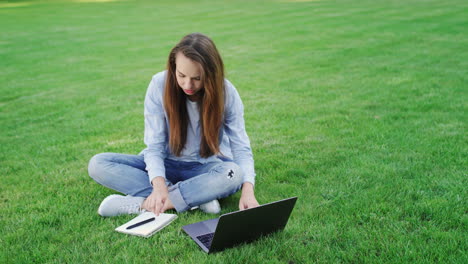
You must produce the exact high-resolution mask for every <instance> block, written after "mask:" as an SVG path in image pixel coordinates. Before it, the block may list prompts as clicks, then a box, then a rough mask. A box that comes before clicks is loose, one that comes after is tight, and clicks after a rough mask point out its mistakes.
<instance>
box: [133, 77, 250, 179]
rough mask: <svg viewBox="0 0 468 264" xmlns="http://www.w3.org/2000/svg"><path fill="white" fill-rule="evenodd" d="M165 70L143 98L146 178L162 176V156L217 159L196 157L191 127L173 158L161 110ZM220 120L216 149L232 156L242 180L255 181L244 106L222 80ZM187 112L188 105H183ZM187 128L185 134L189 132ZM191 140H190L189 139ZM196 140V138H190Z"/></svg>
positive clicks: (202, 160) (196, 145) (196, 134)
mask: <svg viewBox="0 0 468 264" xmlns="http://www.w3.org/2000/svg"><path fill="white" fill-rule="evenodd" d="M166 74H167V71H163V72H159V73H157V74H155V75H154V76H153V78H152V79H151V82H150V84H149V86H148V90H147V92H146V97H145V111H144V114H145V138H144V141H145V144H146V149H144V150H143V152H142V153H143V155H144V159H145V163H146V170H147V171H148V175H149V181H150V182H151V181H152V180H153V179H154V178H155V177H158V176H161V177H164V178H165V177H166V171H165V167H164V159H166V158H168V159H171V160H176V161H186V162H200V163H208V162H213V161H221V159H220V157H219V156H217V155H213V156H210V157H208V158H203V157H201V156H200V149H199V148H200V142H199V140H200V135H199V130H198V132H197V130H196V129H194V130H193V131H194V134H193V135H191V136H189V137H188V138H187V142H186V143H185V147H184V149H183V150H182V153H181V156H179V157H177V156H175V155H173V154H172V153H171V151H170V150H169V144H168V142H169V122H168V119H167V113H166V111H165V110H164V100H163V96H164V86H165V81H166ZM224 86H225V100H224V120H223V125H222V126H221V129H220V130H221V131H220V139H221V140H220V142H221V143H220V152H221V153H222V155H223V156H224V157H226V158H229V159H232V160H233V161H234V162H235V163H236V164H237V165H239V167H240V168H241V169H242V170H243V172H244V182H250V183H252V184H255V170H254V161H253V155H252V150H251V148H250V141H249V137H248V136H247V132H246V131H245V124H244V106H243V104H242V101H241V99H240V96H239V94H238V92H237V90H236V88H235V87H234V85H232V83H230V82H229V81H228V80H225V81H224ZM187 111H190V108H189V107H188V108H187ZM190 129H191V128H190V127H189V129H188V131H187V133H191V132H190ZM190 139H192V140H190ZM193 139H197V140H193Z"/></svg>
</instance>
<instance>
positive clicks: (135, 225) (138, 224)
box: [127, 217, 156, 230]
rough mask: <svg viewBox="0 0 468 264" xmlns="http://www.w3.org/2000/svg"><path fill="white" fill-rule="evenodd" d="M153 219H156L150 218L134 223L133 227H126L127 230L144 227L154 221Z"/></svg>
mask: <svg viewBox="0 0 468 264" xmlns="http://www.w3.org/2000/svg"><path fill="white" fill-rule="evenodd" d="M155 219H156V218H154V217H151V218H150V219H146V220H143V221H141V222H138V223H136V224H133V225H131V226H127V230H128V229H132V228H135V227H138V226H141V225H144V224H146V223H149V222H152V221H154V220H155Z"/></svg>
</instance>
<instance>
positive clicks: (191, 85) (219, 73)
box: [88, 33, 258, 216]
mask: <svg viewBox="0 0 468 264" xmlns="http://www.w3.org/2000/svg"><path fill="white" fill-rule="evenodd" d="M144 113H145V136H144V141H145V144H146V146H147V148H146V149H145V150H143V151H142V153H141V154H140V155H126V154H117V153H102V154H98V155H96V156H94V157H93V158H92V159H91V160H90V162H89V167H88V171H89V175H90V176H91V177H92V178H93V179H94V180H95V181H96V182H98V183H99V184H102V185H104V186H106V187H108V188H111V189H114V190H116V191H119V192H121V193H124V194H127V196H122V195H110V196H108V197H107V198H105V199H104V200H103V201H102V203H101V205H100V206H99V209H98V213H99V214H100V215H102V216H116V215H120V214H132V213H139V212H141V211H143V210H147V211H152V212H154V213H155V214H156V215H159V213H163V212H165V211H166V210H169V209H175V210H176V211H177V212H184V211H186V210H188V209H192V208H195V207H197V206H198V207H199V208H200V209H201V210H203V211H205V212H207V213H219V212H220V211H221V208H220V205H219V202H218V199H221V198H224V197H227V196H229V195H232V194H234V193H235V192H237V191H238V190H239V189H241V188H242V194H241V198H240V201H239V209H240V210H243V209H247V208H251V207H255V206H258V202H257V200H256V199H255V195H254V183H255V172H254V162H253V156H252V151H251V148H250V142H249V138H248V136H247V133H246V131H245V127H244V119H243V105H242V101H241V99H240V97H239V94H238V93H237V91H236V89H235V87H234V86H233V85H232V84H231V83H230V82H229V81H227V80H226V79H224V65H223V61H222V59H221V56H220V55H219V53H218V50H217V49H216V46H215V44H214V43H213V41H212V40H211V39H209V38H208V37H207V36H205V35H203V34H199V33H194V34H189V35H187V36H185V37H184V38H183V39H182V40H181V41H180V42H179V43H178V44H177V45H176V46H175V47H174V48H173V49H172V50H171V53H170V54H169V60H168V63H167V70H166V71H163V72H160V73H158V74H156V75H154V76H153V78H152V80H151V82H150V84H149V87H148V90H147V93H146V97H145V112H144Z"/></svg>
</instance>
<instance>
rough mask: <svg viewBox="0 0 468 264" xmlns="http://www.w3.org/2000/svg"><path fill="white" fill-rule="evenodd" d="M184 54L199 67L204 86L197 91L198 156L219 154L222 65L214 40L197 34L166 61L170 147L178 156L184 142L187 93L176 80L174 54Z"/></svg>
mask: <svg viewBox="0 0 468 264" xmlns="http://www.w3.org/2000/svg"><path fill="white" fill-rule="evenodd" d="M178 53H181V54H183V55H184V56H186V57H187V58H189V59H191V60H192V61H194V62H197V63H199V64H200V65H201V67H202V69H203V70H202V74H201V75H202V76H201V79H202V84H203V88H202V89H201V90H200V91H199V92H198V93H200V95H201V96H199V97H198V98H199V99H198V104H199V111H200V124H201V127H200V132H201V142H200V156H201V157H204V158H206V157H209V156H211V155H214V154H218V153H219V130H220V129H221V124H222V118H223V112H224V64H223V61H222V59H221V56H220V55H219V52H218V50H217V49H216V46H215V44H214V43H213V41H212V40H211V39H210V38H208V37H207V36H205V35H203V34H200V33H192V34H189V35H187V36H185V37H183V38H182V40H181V41H180V42H179V43H178V44H177V45H176V46H175V47H174V48H173V49H172V50H171V53H170V54H169V59H168V62H167V78H166V86H165V92H164V108H165V110H166V113H167V117H168V119H169V148H170V150H171V151H172V153H173V154H174V155H176V156H180V154H181V152H182V149H183V148H184V146H185V143H186V141H187V126H188V122H189V117H188V113H187V106H186V100H187V96H186V95H185V93H184V92H183V91H182V89H181V88H180V87H179V84H178V83H177V79H176V60H175V59H176V55H177V54H178Z"/></svg>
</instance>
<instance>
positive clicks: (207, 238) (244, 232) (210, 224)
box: [182, 197, 297, 253]
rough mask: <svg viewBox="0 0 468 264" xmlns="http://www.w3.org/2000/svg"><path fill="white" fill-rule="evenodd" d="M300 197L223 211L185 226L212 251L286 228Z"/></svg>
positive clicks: (207, 249) (200, 242) (201, 246)
mask: <svg viewBox="0 0 468 264" xmlns="http://www.w3.org/2000/svg"><path fill="white" fill-rule="evenodd" d="M296 200H297V197H291V198H287V199H284V200H280V201H276V202H272V203H268V204H263V205H260V206H258V207H255V208H250V209H245V210H242V211H236V212H232V213H227V214H223V215H221V217H219V218H215V219H210V220H206V221H202V222H198V223H194V224H190V225H186V226H183V227H182V229H183V230H184V231H185V233H187V235H189V236H190V237H191V238H192V239H193V240H194V241H195V242H196V243H197V244H198V245H199V246H200V248H201V249H203V251H205V252H206V253H213V252H217V251H222V250H224V249H226V248H230V247H233V246H235V245H238V244H240V243H247V242H251V241H253V240H255V239H257V238H259V237H261V236H264V235H268V234H270V233H273V232H276V231H279V230H283V229H284V228H285V226H286V224H287V222H288V219H289V216H290V215H291V212H292V210H293V208H294V205H295V204H296Z"/></svg>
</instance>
